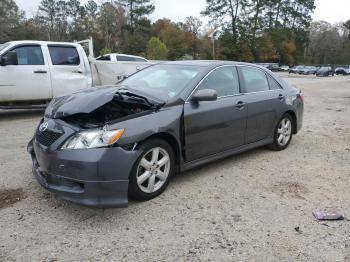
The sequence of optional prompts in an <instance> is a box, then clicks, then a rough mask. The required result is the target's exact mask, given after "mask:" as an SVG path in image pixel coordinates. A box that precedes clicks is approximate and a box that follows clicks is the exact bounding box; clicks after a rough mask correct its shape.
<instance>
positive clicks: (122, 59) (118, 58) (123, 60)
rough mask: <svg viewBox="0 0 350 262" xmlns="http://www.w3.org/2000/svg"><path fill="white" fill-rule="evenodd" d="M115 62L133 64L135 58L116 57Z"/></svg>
mask: <svg viewBox="0 0 350 262" xmlns="http://www.w3.org/2000/svg"><path fill="white" fill-rule="evenodd" d="M117 60H118V61H121V62H135V58H133V57H130V56H124V55H118V56H117Z"/></svg>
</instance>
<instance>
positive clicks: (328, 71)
mask: <svg viewBox="0 0 350 262" xmlns="http://www.w3.org/2000/svg"><path fill="white" fill-rule="evenodd" d="M316 76H334V70H333V69H332V67H330V66H322V67H321V68H320V69H318V70H317V72H316Z"/></svg>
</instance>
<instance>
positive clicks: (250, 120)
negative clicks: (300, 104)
mask: <svg viewBox="0 0 350 262" xmlns="http://www.w3.org/2000/svg"><path fill="white" fill-rule="evenodd" d="M278 93H279V92H278V91H270V92H269V91H268V92H261V93H251V94H247V95H246V97H247V107H248V116H247V131H246V143H247V144H250V143H254V142H257V141H260V140H263V139H265V138H268V137H269V136H271V135H272V133H273V129H274V125H275V123H276V118H277V112H276V108H277V107H278V103H280V101H279V99H278Z"/></svg>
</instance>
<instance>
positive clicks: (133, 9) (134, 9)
mask: <svg viewBox="0 0 350 262" xmlns="http://www.w3.org/2000/svg"><path fill="white" fill-rule="evenodd" d="M117 2H118V3H119V4H121V5H122V6H123V7H124V9H125V10H126V12H127V17H128V24H129V29H130V31H131V32H134V31H135V29H136V27H138V26H140V25H142V23H140V22H141V21H142V19H144V18H145V17H146V16H148V15H150V14H151V13H153V12H154V10H155V6H154V5H153V4H151V3H150V2H151V0H119V1H117Z"/></svg>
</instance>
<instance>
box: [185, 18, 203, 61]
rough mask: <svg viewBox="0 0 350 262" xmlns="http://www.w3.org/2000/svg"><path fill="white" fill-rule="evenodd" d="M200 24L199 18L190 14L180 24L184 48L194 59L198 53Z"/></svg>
mask: <svg viewBox="0 0 350 262" xmlns="http://www.w3.org/2000/svg"><path fill="white" fill-rule="evenodd" d="M202 24H203V23H202V21H201V20H199V19H198V18H195V17H192V16H190V17H187V18H186V22H185V23H184V24H183V25H182V28H183V31H184V39H185V45H186V49H187V50H188V52H189V53H191V55H192V57H193V59H196V58H197V56H198V53H199V46H200V40H199V35H200V28H201V26H202Z"/></svg>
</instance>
